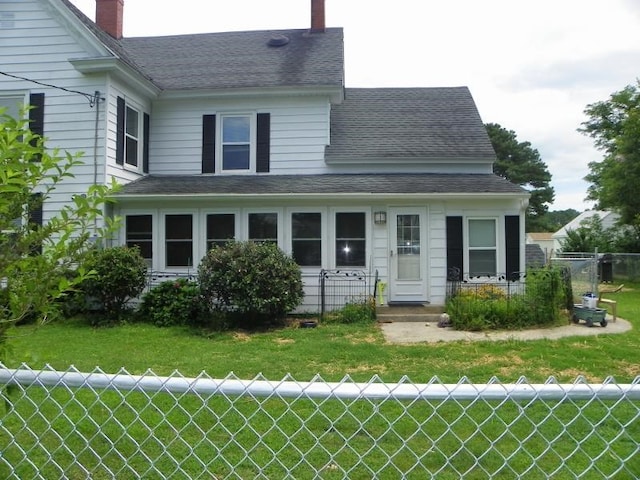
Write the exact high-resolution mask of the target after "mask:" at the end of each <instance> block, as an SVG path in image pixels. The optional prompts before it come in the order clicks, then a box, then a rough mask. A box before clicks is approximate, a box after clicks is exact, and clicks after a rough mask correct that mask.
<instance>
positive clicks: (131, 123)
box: [124, 105, 142, 167]
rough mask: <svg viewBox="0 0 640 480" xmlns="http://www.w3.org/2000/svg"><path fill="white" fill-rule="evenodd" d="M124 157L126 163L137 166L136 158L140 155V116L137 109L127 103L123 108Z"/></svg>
mask: <svg viewBox="0 0 640 480" xmlns="http://www.w3.org/2000/svg"><path fill="white" fill-rule="evenodd" d="M125 112H126V113H125V131H124V137H125V158H124V161H125V163H126V164H127V165H130V166H132V167H137V166H138V158H139V156H140V145H141V142H140V132H141V131H142V129H141V128H140V119H141V116H140V114H139V112H138V111H137V110H134V109H133V108H131V107H130V106H129V105H127V107H126V110H125Z"/></svg>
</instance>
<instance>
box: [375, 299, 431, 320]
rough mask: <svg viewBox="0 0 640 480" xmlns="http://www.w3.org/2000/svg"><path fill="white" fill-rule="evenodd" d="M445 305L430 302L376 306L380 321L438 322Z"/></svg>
mask: <svg viewBox="0 0 640 480" xmlns="http://www.w3.org/2000/svg"><path fill="white" fill-rule="evenodd" d="M442 312H444V307H442V306H439V305H429V304H403V303H401V304H391V305H383V306H380V305H378V306H377V307H376V319H377V320H378V322H380V323H406V322H428V323H433V322H435V323H438V322H439V321H440V315H442Z"/></svg>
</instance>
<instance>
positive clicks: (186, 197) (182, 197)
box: [110, 192, 531, 204]
mask: <svg viewBox="0 0 640 480" xmlns="http://www.w3.org/2000/svg"><path fill="white" fill-rule="evenodd" d="M327 196H330V197H331V200H340V199H345V200H355V199H360V200H367V201H371V200H402V201H407V200H478V199H483V200H487V199H498V198H499V199H513V200H516V199H519V200H521V201H523V202H524V201H526V202H527V204H528V199H529V197H530V196H531V195H530V194H529V193H482V192H481V193H337V194H336V193H277V194H273V193H270V194H253V193H224V194H216V193H196V194H192V193H180V194H149V195H140V194H131V195H126V194H118V193H116V194H113V195H111V196H110V198H112V199H114V200H115V201H116V203H117V202H119V201H123V200H126V201H127V202H149V201H158V202H162V203H163V204H166V202H167V199H168V198H170V199H171V201H185V202H189V201H191V202H192V201H194V200H200V199H210V198H215V199H219V200H238V201H240V200H250V199H257V200H258V199H259V200H260V201H265V200H282V199H286V200H288V202H291V200H292V198H299V199H301V200H302V199H304V200H322V201H324V202H326V201H327Z"/></svg>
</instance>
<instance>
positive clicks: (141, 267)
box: [82, 246, 147, 320]
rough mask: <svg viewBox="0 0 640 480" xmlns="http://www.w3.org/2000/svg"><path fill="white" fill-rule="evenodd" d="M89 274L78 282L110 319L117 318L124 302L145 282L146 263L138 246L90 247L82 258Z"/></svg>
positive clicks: (125, 303) (137, 294)
mask: <svg viewBox="0 0 640 480" xmlns="http://www.w3.org/2000/svg"><path fill="white" fill-rule="evenodd" d="M85 268H86V269H88V270H90V271H92V272H93V274H92V275H91V276H90V277H88V278H87V279H86V280H85V282H84V283H83V285H82V288H83V291H84V292H85V293H86V294H87V295H88V296H89V297H93V298H95V299H96V300H97V301H98V302H99V304H100V306H101V307H102V309H103V311H104V313H105V314H107V316H109V317H111V318H112V320H117V319H120V318H121V315H122V314H123V312H124V311H125V309H126V305H127V303H128V302H129V301H130V300H131V299H133V298H135V297H137V296H139V295H140V294H141V293H142V290H143V289H144V286H145V284H146V276H147V263H146V262H145V260H144V258H142V256H141V255H140V251H139V249H138V248H137V247H136V248H128V247H125V246H120V247H113V248H106V249H104V250H94V251H93V252H92V253H91V255H90V256H89V257H88V258H87V261H86V262H85Z"/></svg>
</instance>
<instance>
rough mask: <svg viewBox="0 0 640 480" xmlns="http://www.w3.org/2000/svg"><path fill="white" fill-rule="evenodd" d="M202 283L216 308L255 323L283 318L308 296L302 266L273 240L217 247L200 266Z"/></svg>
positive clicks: (212, 305) (204, 290) (239, 318)
mask: <svg viewBox="0 0 640 480" xmlns="http://www.w3.org/2000/svg"><path fill="white" fill-rule="evenodd" d="M198 283H199V284H200V289H201V293H202V295H203V297H204V299H205V300H206V302H207V303H208V305H210V307H211V308H212V309H213V310H217V311H223V312H226V313H233V317H234V318H235V319H236V321H238V322H241V323H245V324H248V325H251V326H256V325H261V324H265V323H269V322H272V321H274V320H279V319H282V318H283V317H284V316H285V314H286V313H287V312H290V311H291V310H293V309H294V308H296V307H297V306H298V305H300V302H301V301H302V298H303V296H304V292H303V290H302V276H301V272H300V267H299V266H298V265H297V264H296V263H295V262H294V261H293V259H292V258H291V257H289V256H287V255H286V254H285V253H284V252H282V251H281V250H280V249H278V247H277V246H276V245H273V244H270V243H254V242H230V243H228V244H226V245H224V246H216V247H214V248H213V249H211V250H210V251H209V253H207V255H206V256H205V257H204V258H203V259H202V262H201V263H200V265H199V266H198Z"/></svg>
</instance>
